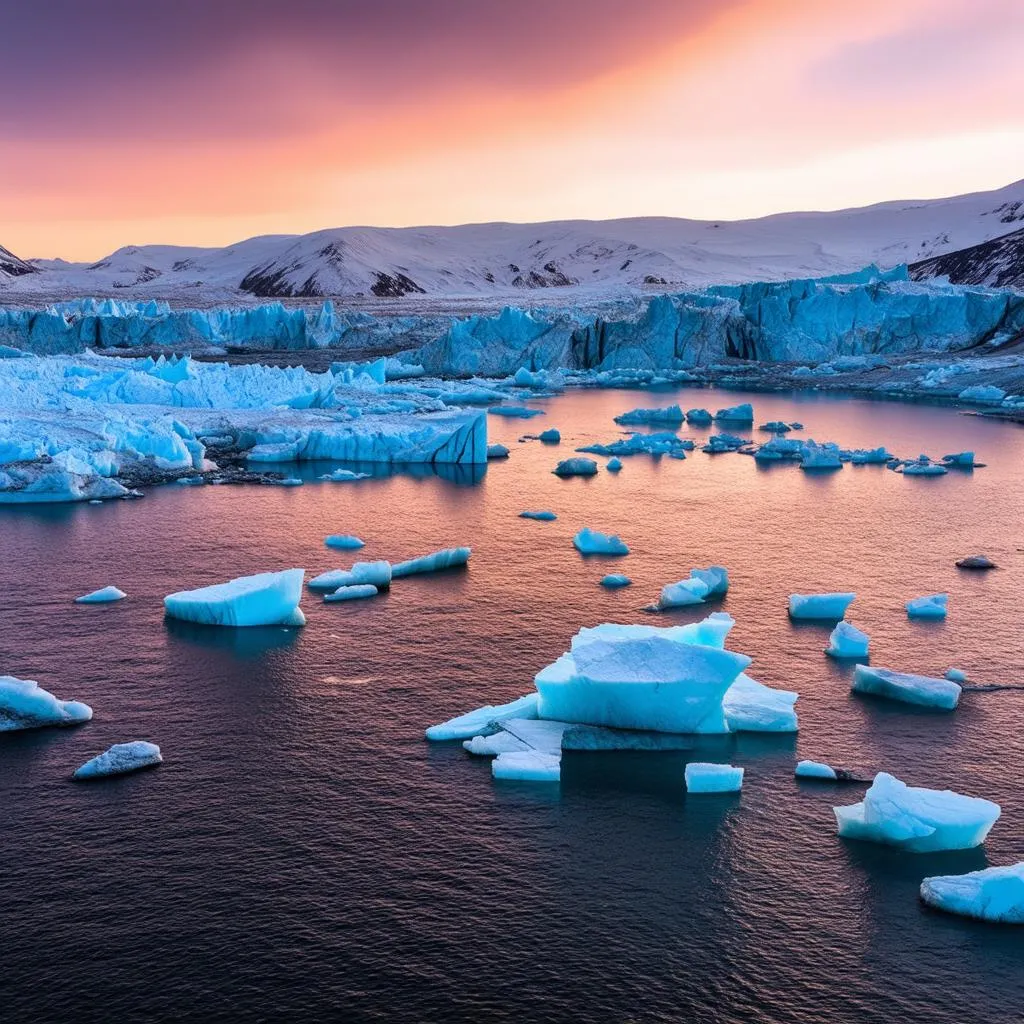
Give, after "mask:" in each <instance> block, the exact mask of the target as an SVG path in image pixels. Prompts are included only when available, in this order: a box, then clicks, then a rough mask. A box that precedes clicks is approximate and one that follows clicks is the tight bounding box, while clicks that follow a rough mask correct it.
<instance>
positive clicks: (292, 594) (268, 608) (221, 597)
mask: <svg viewBox="0 0 1024 1024" xmlns="http://www.w3.org/2000/svg"><path fill="white" fill-rule="evenodd" d="M304 576H305V570H303V569H287V570H285V571H284V572H263V573H259V574H257V575H255V576H239V577H238V578H237V579H233V580H229V581H228V582H227V583H217V584H214V585H213V586H211V587H200V588H199V589H198V590H182V591H179V592H178V593H176V594H168V596H167V597H165V598H164V609H165V611H166V612H167V614H168V615H170V616H171V617H172V618H175V619H184V620H185V621H187V622H199V623H203V624H205V625H210V626H304V625H305V624H306V617H305V615H303V614H302V609H301V608H300V607H299V600H300V598H301V597H302V580H303V577H304Z"/></svg>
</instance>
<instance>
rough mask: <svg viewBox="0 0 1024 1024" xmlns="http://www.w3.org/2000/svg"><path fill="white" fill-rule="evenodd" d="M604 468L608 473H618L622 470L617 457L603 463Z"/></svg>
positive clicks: (620, 460) (614, 456) (620, 461)
mask: <svg viewBox="0 0 1024 1024" xmlns="http://www.w3.org/2000/svg"><path fill="white" fill-rule="evenodd" d="M604 468H605V469H607V470H608V472H609V473H618V472H619V470H620V469H622V459H620V458H619V457H618V456H617V455H613V456H612V457H611V458H610V459H609V460H608V461H607V462H606V463H605V467H604Z"/></svg>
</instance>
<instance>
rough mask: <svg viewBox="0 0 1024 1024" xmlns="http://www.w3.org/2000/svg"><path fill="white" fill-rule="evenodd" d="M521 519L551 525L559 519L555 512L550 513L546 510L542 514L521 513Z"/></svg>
mask: <svg viewBox="0 0 1024 1024" xmlns="http://www.w3.org/2000/svg"><path fill="white" fill-rule="evenodd" d="M519 518H520V519H536V520H537V521H538V522H541V523H551V522H554V521H555V520H556V519H557V518H558V516H557V515H555V513H554V512H548V511H546V510H545V511H540V512H520V513H519Z"/></svg>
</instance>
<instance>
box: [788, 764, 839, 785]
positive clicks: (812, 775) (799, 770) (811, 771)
mask: <svg viewBox="0 0 1024 1024" xmlns="http://www.w3.org/2000/svg"><path fill="white" fill-rule="evenodd" d="M794 774H795V775H796V776H797V778H801V779H831V780H832V781H833V782H834V781H836V780H837V779H838V778H839V776H838V775H837V774H836V770H835V768H833V767H832V766H831V765H829V764H822V762H821V761H799V762H797V766H796V769H795V772H794Z"/></svg>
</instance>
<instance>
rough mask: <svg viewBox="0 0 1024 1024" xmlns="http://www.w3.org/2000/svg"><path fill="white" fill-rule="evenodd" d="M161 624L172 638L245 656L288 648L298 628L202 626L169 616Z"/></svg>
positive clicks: (293, 640)
mask: <svg viewBox="0 0 1024 1024" xmlns="http://www.w3.org/2000/svg"><path fill="white" fill-rule="evenodd" d="M164 625H165V627H166V629H167V635H168V637H169V638H170V640H171V641H172V642H177V641H183V642H184V643H185V644H192V645H195V646H198V647H205V648H207V649H208V650H211V651H218V652H222V653H224V654H230V655H233V656H235V657H239V658H246V659H252V658H259V657H262V656H263V655H265V654H267V653H268V652H271V651H280V650H284V649H286V648H289V647H291V646H292V645H293V644H294V643H295V642H296V641H297V640H298V638H299V634H300V633H301V632H302V630H301V629H300V628H296V627H294V626H291V627H285V626H244V627H241V626H240V627H226V626H204V625H200V624H199V623H195V622H184V621H182V620H181V619H173V618H170V617H169V616H168V617H167V618H165V619H164Z"/></svg>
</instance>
